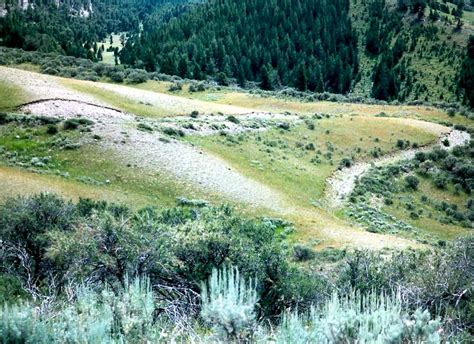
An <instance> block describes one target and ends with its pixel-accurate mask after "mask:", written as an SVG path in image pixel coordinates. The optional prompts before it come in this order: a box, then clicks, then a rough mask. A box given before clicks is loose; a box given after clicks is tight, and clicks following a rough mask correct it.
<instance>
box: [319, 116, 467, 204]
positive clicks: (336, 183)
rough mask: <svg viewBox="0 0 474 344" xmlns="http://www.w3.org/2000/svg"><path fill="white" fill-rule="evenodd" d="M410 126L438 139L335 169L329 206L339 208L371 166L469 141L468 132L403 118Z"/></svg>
mask: <svg viewBox="0 0 474 344" xmlns="http://www.w3.org/2000/svg"><path fill="white" fill-rule="evenodd" d="M403 121H404V122H405V123H407V124H410V125H412V126H417V127H420V128H423V129H426V130H429V131H431V132H433V133H436V134H437V135H439V140H438V142H437V143H435V144H433V145H429V146H426V147H421V148H418V149H408V150H404V151H401V152H398V153H395V154H390V155H387V156H383V157H381V158H379V159H374V160H372V161H370V162H358V163H355V164H354V165H352V166H351V167H348V168H344V169H341V170H338V171H336V172H335V173H334V174H333V175H332V176H331V177H330V178H328V180H327V181H326V183H327V189H326V194H325V200H326V202H327V204H328V206H329V207H330V208H340V207H341V206H342V205H343V203H344V201H345V200H346V199H347V197H348V196H349V195H350V194H351V193H352V191H353V190H354V187H355V184H356V181H357V180H358V179H360V178H361V177H362V176H363V175H364V174H365V173H367V172H368V171H369V169H370V168H371V167H373V166H383V165H387V164H390V163H393V162H396V161H399V160H405V159H413V158H414V157H415V154H416V153H417V152H425V151H429V150H431V149H432V148H433V147H435V146H440V147H441V148H443V149H451V148H453V147H455V146H459V145H463V144H465V143H467V142H469V140H470V138H471V136H470V135H469V133H467V132H464V131H460V130H456V129H451V128H448V127H445V126H443V125H440V124H435V123H430V122H424V121H418V120H413V119H405V120H403ZM446 139H447V140H448V141H449V146H448V147H446V146H445V145H443V141H444V140H446Z"/></svg>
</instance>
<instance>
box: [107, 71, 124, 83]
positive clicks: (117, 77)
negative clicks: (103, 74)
mask: <svg viewBox="0 0 474 344" xmlns="http://www.w3.org/2000/svg"><path fill="white" fill-rule="evenodd" d="M124 79H125V74H124V73H123V72H114V73H112V74H110V80H112V81H113V82H117V83H122V82H123V80H124Z"/></svg>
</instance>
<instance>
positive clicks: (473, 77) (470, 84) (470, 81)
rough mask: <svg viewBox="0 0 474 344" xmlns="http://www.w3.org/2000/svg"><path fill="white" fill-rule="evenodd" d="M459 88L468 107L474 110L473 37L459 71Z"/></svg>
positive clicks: (470, 39) (470, 38)
mask: <svg viewBox="0 0 474 344" xmlns="http://www.w3.org/2000/svg"><path fill="white" fill-rule="evenodd" d="M459 86H460V87H461V88H462V89H464V94H465V96H466V100H467V101H468V104H469V106H470V107H471V108H474V36H470V37H469V42H468V46H467V56H466V58H465V60H464V63H463V66H462V69H461V75H460V80H459Z"/></svg>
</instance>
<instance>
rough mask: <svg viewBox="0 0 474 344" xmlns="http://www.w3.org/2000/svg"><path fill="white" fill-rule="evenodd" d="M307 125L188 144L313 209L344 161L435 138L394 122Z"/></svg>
mask: <svg viewBox="0 0 474 344" xmlns="http://www.w3.org/2000/svg"><path fill="white" fill-rule="evenodd" d="M306 122H307V123H302V124H299V125H297V126H295V127H293V128H290V130H288V131H286V130H270V131H267V132H263V133H259V134H241V135H238V136H207V137H199V136H193V137H189V138H188V140H189V141H190V142H193V143H194V144H196V145H199V146H201V147H203V148H204V149H206V150H207V151H209V152H211V153H212V154H216V155H218V156H220V157H221V158H223V159H226V160H227V161H229V162H230V163H231V164H232V166H233V167H234V168H235V169H237V170H238V171H240V172H242V173H244V174H246V175H248V176H250V177H252V178H254V179H256V180H258V181H260V182H262V183H264V184H267V185H269V186H271V187H273V188H275V189H277V190H280V191H281V192H282V193H283V194H284V195H286V196H287V197H288V200H289V202H290V203H293V204H295V205H298V206H310V204H311V202H312V201H317V200H319V199H321V197H322V195H323V192H324V188H325V180H326V178H327V177H329V176H330V175H331V174H332V173H333V172H334V171H335V170H336V169H337V168H338V166H339V165H340V163H341V160H342V159H344V158H348V159H350V160H352V161H358V160H367V159H373V154H374V150H375V149H377V150H378V149H380V150H381V151H382V152H383V153H382V154H387V153H389V152H393V151H394V150H396V146H395V145H396V142H397V140H398V139H402V140H409V141H411V142H417V143H418V144H420V145H424V144H427V143H430V142H434V141H435V140H436V139H437V136H436V135H435V134H433V133H429V132H427V131H425V130H422V129H420V128H416V127H413V126H411V125H407V124H404V122H403V121H401V120H398V119H392V118H367V117H363V116H343V117H342V116H341V117H339V116H337V117H330V118H323V119H319V120H316V119H310V120H308V119H307V120H306ZM312 125H314V130H312V129H310V127H312ZM379 154H380V153H379Z"/></svg>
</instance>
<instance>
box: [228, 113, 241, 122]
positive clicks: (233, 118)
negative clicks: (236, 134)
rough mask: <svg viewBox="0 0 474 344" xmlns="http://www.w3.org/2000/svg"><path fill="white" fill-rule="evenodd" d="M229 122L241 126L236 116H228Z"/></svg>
mask: <svg viewBox="0 0 474 344" xmlns="http://www.w3.org/2000/svg"><path fill="white" fill-rule="evenodd" d="M227 120H228V121H229V122H231V123H234V124H239V123H240V120H239V119H238V118H237V117H235V116H234V115H230V116H227Z"/></svg>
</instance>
